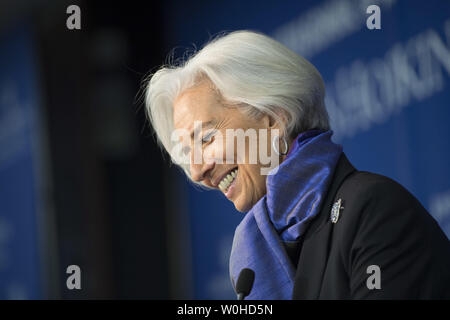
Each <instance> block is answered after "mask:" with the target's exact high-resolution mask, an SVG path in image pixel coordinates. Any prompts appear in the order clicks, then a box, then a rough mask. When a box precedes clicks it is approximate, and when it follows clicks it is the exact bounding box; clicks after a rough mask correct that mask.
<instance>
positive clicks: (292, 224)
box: [230, 130, 342, 300]
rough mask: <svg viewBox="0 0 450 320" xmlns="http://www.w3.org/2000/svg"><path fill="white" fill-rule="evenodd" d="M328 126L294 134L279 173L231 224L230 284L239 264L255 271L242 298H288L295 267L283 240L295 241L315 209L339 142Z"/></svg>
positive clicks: (325, 187) (318, 207)
mask: <svg viewBox="0 0 450 320" xmlns="http://www.w3.org/2000/svg"><path fill="white" fill-rule="evenodd" d="M332 134H333V132H332V131H321V130H310V131H305V132H303V133H301V134H299V135H298V136H297V138H296V139H295V141H294V142H293V144H292V146H291V150H290V151H289V153H288V155H287V157H286V158H285V160H284V161H283V162H282V163H281V164H280V165H279V167H278V172H277V173H276V174H274V175H268V176H267V179H266V187H267V193H266V195H264V197H262V198H261V199H260V200H259V201H258V202H257V203H256V204H255V205H254V206H253V208H252V209H251V210H250V211H249V212H247V214H246V215H245V217H244V219H243V220H242V221H241V223H240V224H239V225H238V227H237V228H236V231H235V234H234V239H233V246H232V249H231V256H230V276H231V280H232V282H233V283H236V281H237V277H238V275H239V273H240V271H241V270H242V269H243V268H250V269H252V270H254V271H255V281H254V284H253V289H252V291H251V292H250V294H249V296H248V297H247V299H261V300H262V299H264V300H265V299H291V298H292V290H293V284H294V276H295V269H296V268H295V266H294V265H293V264H292V262H291V260H290V258H289V256H288V255H287V253H286V250H285V247H284V244H283V242H290V241H296V240H298V239H299V238H300V237H301V236H302V235H303V234H304V233H305V231H306V229H307V228H308V225H309V223H310V222H311V220H312V219H314V217H315V216H316V215H317V214H318V213H319V212H320V210H321V207H322V204H323V200H324V198H325V196H326V194H327V191H328V187H329V184H330V182H331V178H332V176H333V173H334V169H335V167H336V164H337V161H338V159H339V157H340V155H341V153H342V146H340V145H338V144H335V143H333V142H332V141H331V136H332Z"/></svg>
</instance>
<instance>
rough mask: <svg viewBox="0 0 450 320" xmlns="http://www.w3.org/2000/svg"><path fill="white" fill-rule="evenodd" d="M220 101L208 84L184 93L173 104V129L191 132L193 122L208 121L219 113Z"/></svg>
mask: <svg viewBox="0 0 450 320" xmlns="http://www.w3.org/2000/svg"><path fill="white" fill-rule="evenodd" d="M218 106H220V99H219V96H218V94H217V92H216V91H215V90H213V89H212V88H211V86H210V84H209V83H208V82H206V81H205V82H202V83H201V84H199V85H197V86H195V87H193V88H190V89H188V90H186V91H184V92H183V93H182V94H181V95H180V96H179V97H177V99H175V101H174V103H173V123H174V126H175V129H186V130H191V129H192V127H193V125H194V121H209V120H211V119H212V118H214V116H215V115H217V113H218V112H220V108H218Z"/></svg>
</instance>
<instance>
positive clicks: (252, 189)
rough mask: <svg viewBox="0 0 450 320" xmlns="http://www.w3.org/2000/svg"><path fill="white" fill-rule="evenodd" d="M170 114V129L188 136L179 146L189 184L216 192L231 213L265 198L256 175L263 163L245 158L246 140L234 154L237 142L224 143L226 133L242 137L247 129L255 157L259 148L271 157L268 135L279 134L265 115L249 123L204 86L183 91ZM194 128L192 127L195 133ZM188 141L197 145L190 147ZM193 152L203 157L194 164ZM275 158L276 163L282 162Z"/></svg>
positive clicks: (207, 84)
mask: <svg viewBox="0 0 450 320" xmlns="http://www.w3.org/2000/svg"><path fill="white" fill-rule="evenodd" d="M173 108H174V113H173V120H174V125H175V129H180V130H184V131H185V132H188V133H189V134H188V135H184V136H183V137H181V138H180V142H181V143H182V145H183V150H184V151H185V153H186V154H187V155H188V156H189V159H190V172H191V177H192V179H193V180H194V181H197V182H202V183H203V184H204V185H206V186H209V187H212V188H216V189H218V190H220V191H221V192H222V193H224V195H225V196H226V197H227V198H228V199H229V200H230V201H232V202H233V203H234V206H235V207H236V209H237V210H239V211H241V212H245V211H248V210H249V209H250V208H251V207H252V206H253V205H254V204H255V203H256V202H257V201H258V200H259V199H260V198H261V197H263V196H264V194H265V193H266V183H265V181H266V176H267V175H264V174H261V168H262V167H266V168H267V167H268V164H267V162H265V164H264V165H262V164H261V162H260V159H259V157H256V158H257V161H255V160H254V155H253V157H250V156H251V153H252V152H255V149H254V148H251V147H249V145H250V143H251V142H250V138H249V137H248V136H246V137H245V138H244V139H245V144H244V147H243V148H238V147H239V145H238V142H237V138H236V137H232V138H229V139H227V133H226V129H242V130H243V132H245V131H247V130H248V129H250V131H252V132H253V133H254V134H255V135H256V140H257V141H258V143H257V144H256V146H257V148H258V149H256V150H258V152H259V150H260V149H259V148H260V144H259V143H263V145H266V149H265V150H267V151H265V152H266V154H267V155H268V156H269V157H271V156H273V154H271V152H272V149H271V132H272V131H271V130H272V129H279V127H278V126H277V124H276V123H274V122H273V121H272V120H271V118H270V117H269V116H267V115H262V116H260V117H258V119H253V118H251V117H249V116H247V115H245V114H244V113H242V112H241V111H240V110H239V109H237V108H235V107H230V106H225V105H224V103H223V101H222V99H221V97H220V95H219V94H218V93H217V92H216V91H215V90H213V89H212V86H211V83H210V82H209V81H206V80H205V81H202V82H201V83H200V84H198V85H197V86H195V87H193V88H191V89H189V90H186V91H184V92H183V93H182V94H181V95H180V96H179V97H177V99H176V100H175V101H174V104H173ZM196 121H201V124H202V125H201V128H202V129H201V131H198V134H197V135H196V136H194V137H191V136H190V134H191V133H192V132H193V130H194V122H196ZM198 124H199V122H196V125H195V127H196V128H197V127H198ZM260 129H265V130H267V131H265V132H266V133H268V136H267V138H266V137H265V135H263V134H261V132H264V130H263V131H260ZM229 131H230V130H229ZM255 135H254V137H255ZM186 140H189V141H186ZM194 140H197V141H196V142H195V143H196V144H194ZM233 140H234V141H233ZM253 142H254V140H253ZM254 145H255V144H253V146H254ZM241 146H242V145H241ZM281 147H282V146H281ZM194 148H197V150H198V149H199V148H200V149H201V151H202V153H203V157H202V158H200V159H201V161H200V162H199V161H194V153H195V152H194ZM276 157H278V158H279V162H281V161H282V160H283V158H284V157H283V158H280V157H279V156H278V155H276ZM196 159H198V158H196ZM250 159H253V160H251V161H249V160H250ZM224 178H225V179H224Z"/></svg>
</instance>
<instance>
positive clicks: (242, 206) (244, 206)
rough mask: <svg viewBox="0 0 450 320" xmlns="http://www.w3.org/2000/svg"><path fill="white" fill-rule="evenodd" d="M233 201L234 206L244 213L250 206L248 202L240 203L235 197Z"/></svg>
mask: <svg viewBox="0 0 450 320" xmlns="http://www.w3.org/2000/svg"><path fill="white" fill-rule="evenodd" d="M233 203H234V207H235V208H236V210H237V211H239V212H243V213H245V212H247V211H249V210H250V209H251V208H252V206H251V205H250V204H249V203H241V202H240V201H239V199H236V200H235V201H234V202H233Z"/></svg>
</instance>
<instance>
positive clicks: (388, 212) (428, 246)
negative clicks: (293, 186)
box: [289, 154, 450, 299]
mask: <svg viewBox="0 0 450 320" xmlns="http://www.w3.org/2000/svg"><path fill="white" fill-rule="evenodd" d="M338 199H341V200H342V207H343V209H341V210H340V212H339V218H338V220H337V222H336V223H332V222H331V219H330V213H331V209H332V206H333V204H334V203H335V202H336V201H337V200H338ZM289 252H290V255H291V258H292V259H293V260H294V265H297V271H296V275H295V282H294V290H293V299H450V243H449V240H448V239H447V237H446V235H445V234H444V233H443V231H442V230H441V229H440V227H439V225H438V224H437V223H436V221H435V220H434V219H433V217H432V216H431V215H430V214H429V213H428V212H427V211H426V210H425V209H424V208H423V206H422V205H421V204H420V203H419V201H418V200H417V199H416V198H415V197H414V196H413V195H411V194H410V193H409V192H408V191H407V190H406V189H405V188H403V187H402V186H401V185H399V184H398V183H397V182H395V181H393V180H391V179H389V178H387V177H384V176H381V175H378V174H373V173H369V172H364V171H358V170H356V169H355V168H354V167H353V166H352V164H351V163H350V162H349V161H348V159H347V157H346V156H345V154H342V156H341V158H340V159H339V162H338V164H337V167H336V170H335V173H334V177H333V179H332V182H331V185H330V188H329V191H328V193H327V196H326V197H325V200H324V205H323V207H322V210H321V212H320V214H319V215H318V216H317V217H316V218H315V219H314V220H313V221H312V223H311V225H310V227H309V228H308V230H307V232H306V233H305V235H304V236H303V238H302V239H301V241H300V242H299V243H298V246H297V247H296V248H295V250H294V251H292V250H291V251H289ZM371 265H376V266H378V267H379V268H380V269H379V270H380V273H379V274H380V289H376V288H373V289H369V288H368V286H367V281H368V278H369V277H371V276H373V275H374V271H372V270H369V272H368V270H367V268H368V267H369V266H371ZM372 280H373V277H372V278H371V279H369V282H370V283H373V282H372Z"/></svg>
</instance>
